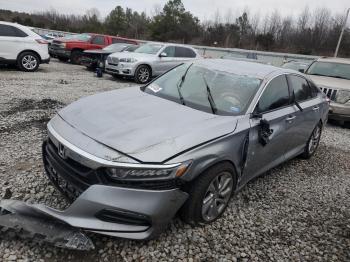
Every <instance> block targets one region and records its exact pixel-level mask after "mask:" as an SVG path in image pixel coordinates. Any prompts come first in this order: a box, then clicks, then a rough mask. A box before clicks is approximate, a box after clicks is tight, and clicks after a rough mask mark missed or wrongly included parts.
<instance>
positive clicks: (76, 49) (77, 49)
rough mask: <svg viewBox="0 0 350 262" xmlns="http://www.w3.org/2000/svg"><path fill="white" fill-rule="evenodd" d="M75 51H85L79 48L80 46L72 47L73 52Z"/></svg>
mask: <svg viewBox="0 0 350 262" xmlns="http://www.w3.org/2000/svg"><path fill="white" fill-rule="evenodd" d="M74 51H80V52H84V49H82V48H79V47H74V48H72V50H71V53H73V52H74Z"/></svg>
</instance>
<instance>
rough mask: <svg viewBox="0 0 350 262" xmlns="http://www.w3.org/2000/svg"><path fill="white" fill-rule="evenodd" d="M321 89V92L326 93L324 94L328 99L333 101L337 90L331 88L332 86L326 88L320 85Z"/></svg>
mask: <svg viewBox="0 0 350 262" xmlns="http://www.w3.org/2000/svg"><path fill="white" fill-rule="evenodd" d="M321 90H322V92H323V93H325V94H326V96H327V97H328V98H329V99H330V100H332V101H335V96H336V94H337V92H338V90H336V89H332V88H326V87H321Z"/></svg>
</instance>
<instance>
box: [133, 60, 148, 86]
mask: <svg viewBox="0 0 350 262" xmlns="http://www.w3.org/2000/svg"><path fill="white" fill-rule="evenodd" d="M151 77H152V73H151V69H150V68H149V67H148V66H146V65H140V66H139V67H138V68H137V69H136V71H135V81H136V83H138V84H146V83H147V82H149V81H150V80H151Z"/></svg>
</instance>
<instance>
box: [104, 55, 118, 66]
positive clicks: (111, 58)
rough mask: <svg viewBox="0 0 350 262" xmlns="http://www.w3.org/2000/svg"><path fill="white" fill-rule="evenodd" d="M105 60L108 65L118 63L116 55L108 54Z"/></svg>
mask: <svg viewBox="0 0 350 262" xmlns="http://www.w3.org/2000/svg"><path fill="white" fill-rule="evenodd" d="M107 61H108V64H110V65H118V64H119V58H117V57H111V56H109V57H108V58H107Z"/></svg>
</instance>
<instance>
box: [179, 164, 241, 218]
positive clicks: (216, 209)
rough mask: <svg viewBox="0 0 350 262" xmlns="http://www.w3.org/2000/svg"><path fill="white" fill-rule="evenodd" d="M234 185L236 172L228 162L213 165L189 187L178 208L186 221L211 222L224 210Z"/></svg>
mask: <svg viewBox="0 0 350 262" xmlns="http://www.w3.org/2000/svg"><path fill="white" fill-rule="evenodd" d="M235 186H236V173H235V170H234V168H233V166H232V165H231V164H229V163H223V164H218V165H215V166H213V167H211V168H209V169H208V170H207V171H205V172H204V173H203V174H201V175H200V176H199V177H198V178H197V179H196V180H195V181H194V183H193V184H192V185H191V187H190V189H189V198H188V200H187V201H186V203H185V204H184V206H183V207H182V208H181V210H180V216H181V218H182V220H183V221H184V222H186V223H189V224H192V225H197V224H200V223H204V224H207V223H211V222H213V221H215V220H216V219H218V218H219V217H220V216H221V215H222V214H223V213H224V211H225V209H226V207H227V205H228V203H229V200H230V198H231V196H232V194H233V192H234V189H235Z"/></svg>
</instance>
